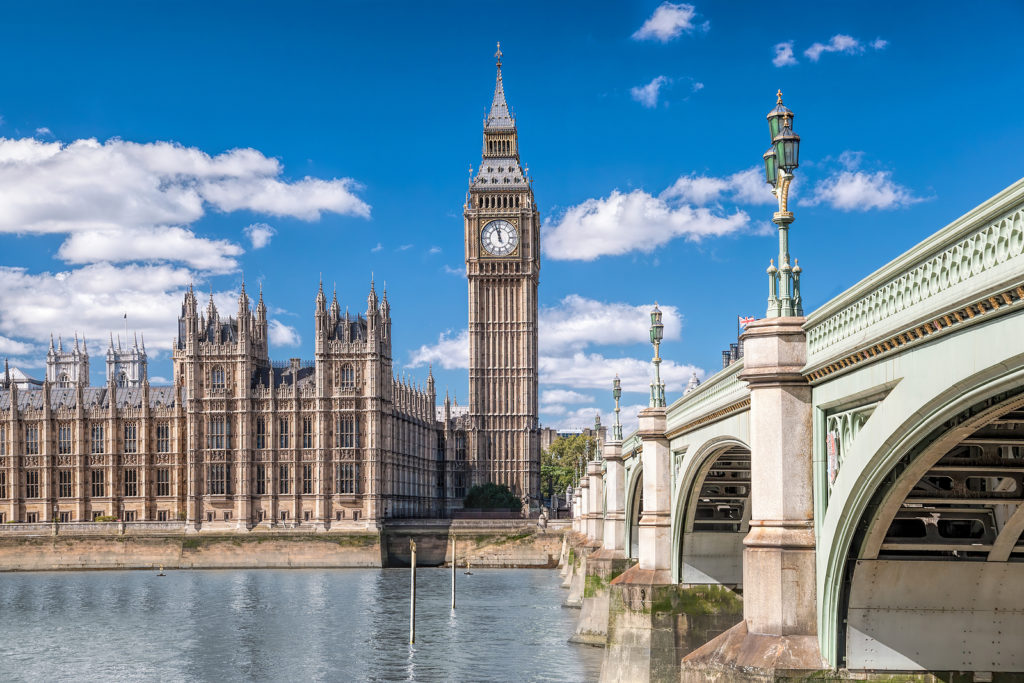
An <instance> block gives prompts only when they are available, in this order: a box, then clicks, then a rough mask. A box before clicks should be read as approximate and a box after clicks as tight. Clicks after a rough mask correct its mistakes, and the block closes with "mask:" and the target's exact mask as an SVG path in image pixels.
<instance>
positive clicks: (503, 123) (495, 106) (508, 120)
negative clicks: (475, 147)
mask: <svg viewBox="0 0 1024 683" xmlns="http://www.w3.org/2000/svg"><path fill="white" fill-rule="evenodd" d="M494 56H495V58H496V59H497V64H496V65H495V66H497V67H498V75H497V78H496V79H495V82H494V99H493V100H492V101H491V111H490V113H488V114H487V123H486V124H484V129H485V130H508V129H515V127H516V122H515V119H513V118H512V112H511V111H510V110H509V108H508V102H506V101H505V85H504V83H502V80H501V43H498V51H497V52H495V53H494Z"/></svg>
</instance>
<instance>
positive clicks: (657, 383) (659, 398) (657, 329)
mask: <svg viewBox="0 0 1024 683" xmlns="http://www.w3.org/2000/svg"><path fill="white" fill-rule="evenodd" d="M664 336H665V326H664V325H663V324H662V323H661V309H660V308H658V302H654V309H653V310H651V344H653V345H654V359H653V361H652V362H653V363H654V381H653V382H651V407H652V408H664V407H665V383H664V382H662V381H661V354H660V347H661V340H662V338H663V337H664Z"/></svg>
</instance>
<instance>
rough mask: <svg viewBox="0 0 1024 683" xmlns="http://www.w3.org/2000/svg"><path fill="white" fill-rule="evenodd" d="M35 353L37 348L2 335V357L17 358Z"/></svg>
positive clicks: (0, 354)
mask: <svg viewBox="0 0 1024 683" xmlns="http://www.w3.org/2000/svg"><path fill="white" fill-rule="evenodd" d="M33 352H35V346H34V345H32V344H26V343H25V342H20V341H18V340H16V339H10V338H8V337H4V336H2V335H0V356H15V355H22V354H28V353H33Z"/></svg>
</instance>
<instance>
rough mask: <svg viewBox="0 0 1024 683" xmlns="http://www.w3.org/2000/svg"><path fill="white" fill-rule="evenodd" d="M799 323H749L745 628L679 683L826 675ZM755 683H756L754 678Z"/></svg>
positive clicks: (709, 649)
mask: <svg viewBox="0 0 1024 683" xmlns="http://www.w3.org/2000/svg"><path fill="white" fill-rule="evenodd" d="M803 322H804V319H803V318H795V317H788V318H767V319H763V320H758V321H756V322H753V323H751V324H750V325H748V327H747V331H746V332H745V333H744V335H743V337H742V339H743V342H744V351H745V353H744V367H743V372H742V374H741V375H740V379H742V380H744V381H746V382H747V384H748V385H749V386H750V447H751V467H750V479H751V493H750V499H751V520H750V532H749V533H748V534H747V536H746V538H745V539H744V540H743V544H744V546H745V548H744V551H743V621H742V622H741V623H739V624H738V625H736V626H735V627H733V628H732V629H730V630H729V631H727V632H725V633H724V634H722V635H721V636H719V637H718V638H716V639H715V640H712V641H711V642H710V643H708V644H707V645H705V646H703V647H702V648H700V649H698V650H696V651H694V652H693V653H692V654H691V655H690V656H689V657H687V658H686V659H685V660H684V661H683V665H682V674H683V675H682V679H683V680H684V681H689V680H706V678H707V676H708V675H709V670H713V671H715V672H716V675H721V674H722V672H723V669H724V670H725V671H726V674H725V675H726V676H727V677H733V678H737V677H740V676H739V672H742V673H743V676H742V677H743V678H746V677H748V676H750V677H755V674H756V675H763V674H765V673H768V674H770V675H773V676H775V677H790V676H795V675H803V674H802V672H808V671H813V670H818V669H822V668H825V666H826V665H825V662H824V661H823V660H822V658H821V654H820V651H819V649H818V638H817V622H816V590H815V559H814V556H815V541H814V493H813V480H812V475H811V458H812V437H811V432H812V429H811V387H810V385H808V384H807V381H806V380H805V379H804V377H803V375H802V374H801V369H802V368H803V366H804V364H805V362H806V358H807V340H806V335H805V334H804V331H803V328H802V325H803ZM758 680H761V679H760V678H758Z"/></svg>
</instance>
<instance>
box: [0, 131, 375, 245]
mask: <svg viewBox="0 0 1024 683" xmlns="http://www.w3.org/2000/svg"><path fill="white" fill-rule="evenodd" d="M282 170H283V169H282V168H281V164H280V162H278V161H277V160H276V159H272V158H268V157H265V156H264V155H263V154H262V153H260V152H259V151H257V150H254V149H234V150H230V151H227V152H224V153H222V154H218V155H215V156H210V155H208V154H206V153H205V152H203V151H202V150H200V149H197V148H195V147H184V146H182V145H179V144H175V143H170V142H153V143H145V144H139V143H133V142H127V141H124V140H120V139H117V138H114V139H111V140H108V141H107V142H104V143H100V142H98V141H96V140H95V139H88V140H76V141H74V142H71V143H69V144H64V143H61V142H42V141H40V140H36V139H34V138H22V139H19V140H13V139H8V138H0V232H16V233H20V234H25V233H37V234H38V233H74V232H95V231H99V230H108V231H109V230H133V229H139V228H143V229H153V228H157V227H160V226H181V225H187V224H190V223H192V222H194V221H196V220H198V219H199V218H201V217H202V216H203V215H205V213H206V210H207V207H212V208H214V209H218V210H220V211H236V210H240V209H245V210H250V211H256V212H261V213H269V214H273V215H278V216H293V217H296V218H300V219H304V220H315V219H317V218H319V217H320V215H321V213H322V212H324V211H331V212H334V213H340V214H347V215H355V216H364V217H365V216H368V215H369V212H370V207H369V205H367V204H366V203H365V202H363V201H362V200H361V199H360V198H359V197H357V196H356V195H355V194H354V191H355V189H356V188H357V185H356V183H355V182H354V181H353V180H351V179H349V178H341V179H335V180H320V179H316V178H309V177H307V178H304V179H302V180H299V181H295V182H286V181H282V180H280V176H281V173H282Z"/></svg>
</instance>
